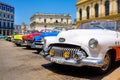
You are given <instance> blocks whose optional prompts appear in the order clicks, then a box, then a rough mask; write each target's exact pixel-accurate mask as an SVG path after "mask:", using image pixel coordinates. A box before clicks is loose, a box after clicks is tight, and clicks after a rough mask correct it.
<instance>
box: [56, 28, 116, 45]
mask: <svg viewBox="0 0 120 80" xmlns="http://www.w3.org/2000/svg"><path fill="white" fill-rule="evenodd" d="M115 35H116V32H115V31H112V30H106V29H81V30H80V29H76V30H69V31H64V32H61V33H59V34H58V36H57V40H56V42H57V43H61V42H60V41H59V39H60V38H64V39H65V42H63V43H70V44H79V43H80V44H81V43H86V42H88V41H89V40H90V39H91V38H95V39H97V40H102V39H108V38H111V37H116V36H115ZM106 37H107V38H106Z"/></svg>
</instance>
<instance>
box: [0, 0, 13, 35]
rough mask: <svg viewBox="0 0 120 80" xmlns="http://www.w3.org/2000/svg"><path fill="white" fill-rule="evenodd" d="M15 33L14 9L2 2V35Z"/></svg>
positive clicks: (0, 32) (0, 10) (0, 26)
mask: <svg viewBox="0 0 120 80" xmlns="http://www.w3.org/2000/svg"><path fill="white" fill-rule="evenodd" d="M13 31H14V7H13V6H11V5H9V4H6V3H3V2H0V34H3V35H11V34H12V33H13Z"/></svg>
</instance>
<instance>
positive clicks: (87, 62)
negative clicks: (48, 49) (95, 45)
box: [45, 55, 103, 67]
mask: <svg viewBox="0 0 120 80" xmlns="http://www.w3.org/2000/svg"><path fill="white" fill-rule="evenodd" d="M45 59H47V60H49V61H51V62H55V63H58V64H65V65H72V66H92V67H101V66H102V65H103V60H102V59H89V58H84V59H81V60H80V61H77V60H73V59H69V60H66V59H65V58H61V57H51V56H49V55H48V56H46V57H45ZM52 59H56V61H55V60H54V61H52Z"/></svg>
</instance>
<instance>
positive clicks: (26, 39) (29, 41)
mask: <svg viewBox="0 0 120 80" xmlns="http://www.w3.org/2000/svg"><path fill="white" fill-rule="evenodd" d="M34 36H40V32H34V33H30V34H27V35H24V36H23V37H22V40H23V43H22V46H26V47H27V48H31V44H32V43H33V40H34Z"/></svg>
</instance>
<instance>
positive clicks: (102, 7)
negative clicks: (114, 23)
mask: <svg viewBox="0 0 120 80" xmlns="http://www.w3.org/2000/svg"><path fill="white" fill-rule="evenodd" d="M76 9H77V12H76V20H77V21H76V26H77V27H78V26H79V25H80V24H81V23H82V22H86V21H90V20H100V19H113V20H120V0H77V3H76Z"/></svg>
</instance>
